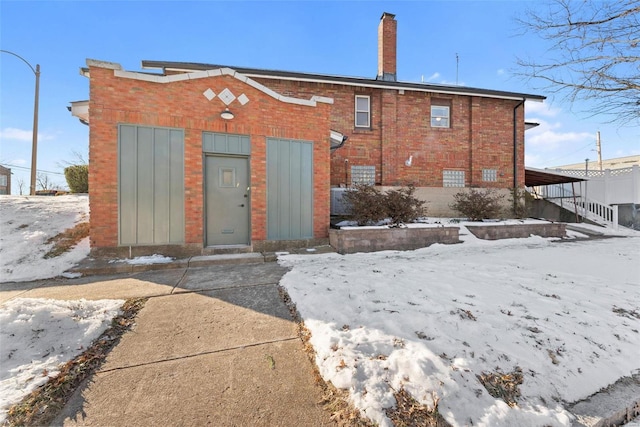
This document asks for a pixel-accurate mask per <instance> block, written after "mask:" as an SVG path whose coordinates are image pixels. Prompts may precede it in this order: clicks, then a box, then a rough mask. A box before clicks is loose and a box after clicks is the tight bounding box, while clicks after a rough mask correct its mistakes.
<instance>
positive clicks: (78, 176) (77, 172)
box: [64, 165, 89, 193]
mask: <svg viewBox="0 0 640 427" xmlns="http://www.w3.org/2000/svg"><path fill="white" fill-rule="evenodd" d="M64 177H65V178H66V179H67V185H69V189H70V190H71V192H72V193H88V192H89V166H88V165H71V166H67V167H66V168H64Z"/></svg>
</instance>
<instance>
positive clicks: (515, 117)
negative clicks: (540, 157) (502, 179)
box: [513, 98, 526, 189]
mask: <svg viewBox="0 0 640 427" xmlns="http://www.w3.org/2000/svg"><path fill="white" fill-rule="evenodd" d="M525 100H526V98H522V101H520V102H518V103H517V104H516V106H515V107H513V188H514V189H517V188H518V128H517V124H518V115H517V114H516V111H517V110H518V107H520V106H521V105H524V101H525Z"/></svg>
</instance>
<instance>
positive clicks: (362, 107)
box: [355, 95, 371, 128]
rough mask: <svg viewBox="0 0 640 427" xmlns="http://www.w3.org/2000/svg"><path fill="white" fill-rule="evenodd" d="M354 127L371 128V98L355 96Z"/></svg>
mask: <svg viewBox="0 0 640 427" xmlns="http://www.w3.org/2000/svg"><path fill="white" fill-rule="evenodd" d="M355 120H356V127H357V128H368V127H371V98H370V97H369V96H367V95H356V116H355Z"/></svg>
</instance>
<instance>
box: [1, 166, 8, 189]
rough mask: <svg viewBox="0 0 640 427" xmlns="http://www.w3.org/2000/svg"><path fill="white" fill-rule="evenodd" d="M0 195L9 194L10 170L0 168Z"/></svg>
mask: <svg viewBox="0 0 640 427" xmlns="http://www.w3.org/2000/svg"><path fill="white" fill-rule="evenodd" d="M0 194H11V169H9V168H5V167H4V166H0Z"/></svg>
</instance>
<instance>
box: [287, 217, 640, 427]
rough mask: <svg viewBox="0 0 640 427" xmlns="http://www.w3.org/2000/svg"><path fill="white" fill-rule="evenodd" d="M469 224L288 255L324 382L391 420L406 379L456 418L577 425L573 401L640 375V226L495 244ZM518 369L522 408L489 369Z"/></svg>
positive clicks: (295, 295) (461, 421) (290, 283)
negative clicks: (490, 386)
mask: <svg viewBox="0 0 640 427" xmlns="http://www.w3.org/2000/svg"><path fill="white" fill-rule="evenodd" d="M460 225H462V227H461V232H460V233H461V238H462V239H463V240H464V243H463V244H458V245H433V246H431V247H429V248H424V249H421V250H416V251H411V252H395V251H385V252H378V253H370V254H363V253H361V254H353V255H346V256H341V255H337V254H324V255H312V256H310V255H286V256H281V257H280V258H279V262H280V263H281V264H282V265H285V266H289V267H292V270H291V271H290V272H289V273H287V274H286V275H285V276H284V278H283V280H282V282H281V284H282V285H283V286H285V287H286V289H287V290H288V292H289V294H290V296H291V298H292V300H293V301H294V302H295V303H296V305H297V307H298V310H299V311H300V314H301V315H302V317H303V318H304V321H305V324H306V326H307V327H308V328H309V329H310V330H311V333H312V338H311V343H312V345H313V347H314V349H315V350H316V353H317V356H316V363H317V365H318V367H319V369H320V372H321V374H322V376H323V377H324V379H325V380H328V381H331V382H332V383H333V384H334V385H335V386H336V387H339V388H343V389H348V390H349V391H350V397H351V399H352V402H353V403H354V404H355V406H356V407H358V408H359V409H360V410H361V411H362V412H363V413H364V414H365V415H366V416H367V417H369V418H371V419H372V420H374V421H376V422H378V423H379V424H380V425H381V426H388V425H390V421H389V419H388V418H387V417H386V416H385V413H384V410H383V409H384V408H388V407H392V406H394V405H395V399H394V397H393V390H394V389H395V390H399V389H400V387H404V388H405V389H406V390H407V391H408V392H410V393H411V394H412V395H413V396H414V397H415V398H416V399H417V400H419V401H420V402H422V403H426V404H428V405H431V404H432V403H433V396H434V395H433V394H432V392H435V396H437V398H439V399H440V401H439V411H440V413H441V414H442V415H443V416H444V417H445V419H447V421H449V422H450V423H451V424H453V425H457V426H464V425H474V426H480V425H485V426H514V425H518V426H541V425H558V426H564V425H570V423H571V421H570V414H569V413H568V412H567V411H566V409H565V405H566V403H568V402H573V401H576V400H579V399H582V398H585V397H587V396H589V395H591V394H593V393H595V392H597V391H598V390H599V389H600V388H602V387H604V386H607V385H609V384H611V383H613V382H615V381H616V380H618V379H619V378H620V377H623V376H628V375H631V374H632V373H636V372H639V371H640V237H637V236H640V234H639V233H637V232H633V231H625V232H623V234H626V235H628V236H636V237H626V238H612V239H603V240H592V241H575V240H574V241H568V242H567V241H564V242H555V241H554V240H553V239H543V238H540V237H530V238H526V239H509V240H499V241H483V240H479V239H477V238H475V237H474V236H473V235H471V234H470V233H469V232H468V231H467V230H466V228H465V227H464V224H460ZM598 230H599V231H602V230H603V229H601V228H598ZM569 234H570V235H571V236H573V237H575V236H578V235H579V233H576V232H570V233H569ZM607 234H610V232H607ZM518 369H521V370H522V375H523V383H522V385H521V386H520V391H521V397H520V398H519V399H518V404H517V406H515V407H510V406H508V405H507V404H506V403H505V402H504V401H502V400H500V399H496V398H494V397H492V396H490V395H489V393H488V392H487V390H486V389H485V388H484V387H483V385H482V384H481V382H480V381H479V379H478V377H477V376H478V375H481V374H483V373H485V374H486V373H490V372H493V373H495V372H502V373H511V372H515V371H516V370H518ZM498 370H499V371H498Z"/></svg>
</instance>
